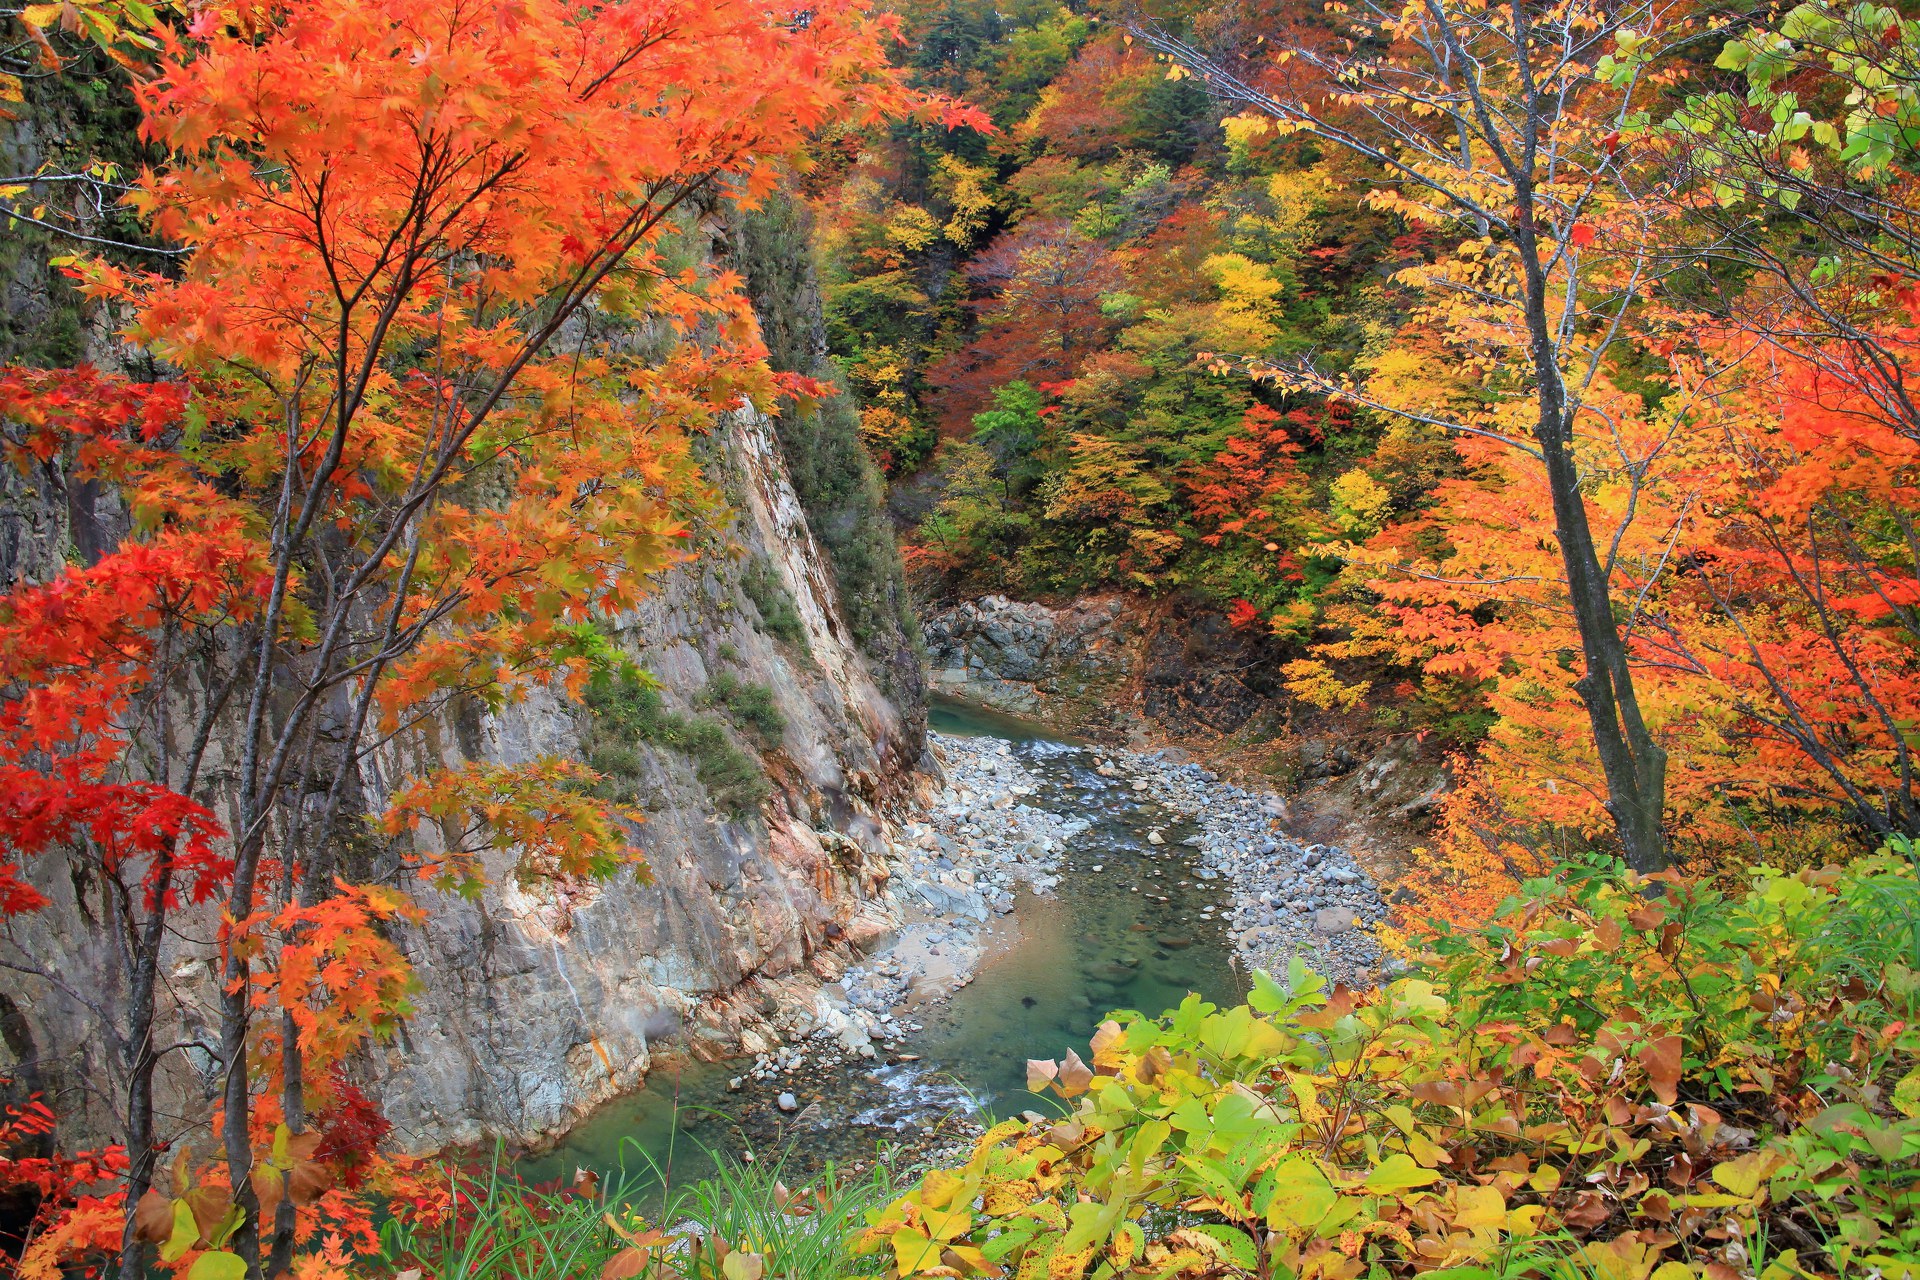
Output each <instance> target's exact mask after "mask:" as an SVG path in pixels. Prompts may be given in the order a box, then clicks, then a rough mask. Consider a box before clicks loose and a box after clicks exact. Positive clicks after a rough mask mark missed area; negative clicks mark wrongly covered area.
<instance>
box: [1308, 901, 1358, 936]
mask: <svg viewBox="0 0 1920 1280" xmlns="http://www.w3.org/2000/svg"><path fill="white" fill-rule="evenodd" d="M1359 922H1360V917H1359V915H1358V914H1357V913H1356V912H1355V911H1354V909H1353V908H1352V907H1324V908H1322V909H1321V910H1319V911H1316V912H1314V913H1313V931H1314V932H1315V933H1318V934H1321V935H1323V936H1326V937H1331V936H1332V935H1334V934H1336V933H1341V932H1343V931H1345V930H1347V929H1351V928H1353V926H1354V925H1356V924H1358V923H1359Z"/></svg>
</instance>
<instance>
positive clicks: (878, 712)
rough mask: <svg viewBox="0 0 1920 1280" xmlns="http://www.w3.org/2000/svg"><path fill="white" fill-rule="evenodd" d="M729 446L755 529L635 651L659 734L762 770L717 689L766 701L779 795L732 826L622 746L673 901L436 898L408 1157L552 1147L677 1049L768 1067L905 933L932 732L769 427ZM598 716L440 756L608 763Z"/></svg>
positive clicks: (536, 720)
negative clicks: (673, 732) (500, 1139)
mask: <svg viewBox="0 0 1920 1280" xmlns="http://www.w3.org/2000/svg"><path fill="white" fill-rule="evenodd" d="M715 443H716V445H717V448H716V449H715V450H714V456H713V460H712V462H711V464H710V466H709V471H710V473H718V475H717V477H716V478H721V479H723V480H724V481H725V484H726V488H727V489H728V491H729V496H730V497H731V498H732V499H733V500H734V502H735V503H736V504H737V507H738V511H737V515H736V517H735V519H734V520H733V521H732V522H731V524H730V525H729V526H728V527H727V528H725V529H724V530H721V531H719V538H718V539H717V541H718V542H719V543H720V545H721V546H723V547H725V551H721V552H717V553H716V552H710V553H709V554H706V555H703V556H702V557H700V558H699V559H698V560H696V561H694V562H693V563H691V564H690V565H688V566H686V567H684V568H682V569H681V570H678V571H676V572H675V573H673V574H672V575H671V576H670V577H669V578H668V579H667V580H666V581H665V582H664V583H662V584H661V589H660V590H659V591H658V592H657V593H656V594H655V595H653V596H652V597H651V598H650V599H649V600H648V601H647V602H646V603H645V605H644V606H643V607H642V608H641V609H640V610H638V611H637V612H636V613H635V614H633V615H632V616H631V617H629V618H623V619H621V624H620V626H619V629H618V631H617V633H616V639H617V642H618V643H619V644H620V645H621V647H622V648H624V649H625V650H626V651H627V652H628V653H630V654H631V655H632V656H633V657H634V659H635V660H636V662H638V663H639V665H640V666H641V667H642V668H643V669H644V670H646V671H648V672H650V673H652V674H653V675H654V676H655V677H656V678H657V679H658V680H659V682H660V687H659V691H658V694H659V704H660V714H664V715H673V716H679V717H682V718H685V719H693V718H699V717H708V718H714V719H718V720H721V721H724V722H726V724H725V732H726V734H727V735H728V737H729V738H730V739H735V740H737V741H738V744H739V746H738V749H740V750H742V751H744V750H747V749H748V748H749V746H750V745H751V744H753V743H754V742H755V741H756V739H755V736H754V735H753V734H752V733H751V731H750V726H746V725H741V724H736V723H734V722H733V721H734V719H736V718H737V717H736V716H735V715H733V713H731V712H730V709H729V707H728V705H727V703H726V702H724V701H722V700H720V699H718V698H716V697H715V696H714V691H715V690H716V689H726V690H731V689H737V688H759V689H764V690H765V691H766V694H767V695H768V697H767V704H769V705H771V706H772V707H773V708H774V709H775V711H776V712H777V722H778V723H779V724H780V728H779V729H778V730H777V735H778V736H777V740H776V741H772V742H771V743H769V745H768V748H767V750H766V751H765V753H764V755H763V756H762V763H763V765H764V767H765V769H766V771H767V783H768V788H767V792H768V794H767V798H766V799H765V800H764V802H763V803H762V804H761V805H760V806H759V807H758V810H757V811H756V812H744V813H743V812H741V810H740V806H739V805H738V804H737V803H736V804H735V805H734V806H732V808H731V809H730V808H729V806H728V804H727V803H726V802H725V800H724V799H723V798H720V797H716V796H715V795H714V794H713V792H712V790H711V789H710V787H709V786H708V785H707V784H706V783H704V782H703V779H702V776H701V774H702V764H703V761H701V760H700V759H697V758H693V757H690V756H688V755H685V754H682V753H680V752H678V751H675V750H671V749H667V748H663V747H658V746H654V745H652V744H649V743H647V742H645V741H632V740H628V741H625V742H620V743H618V744H617V747H618V749H619V750H620V752H621V753H622V754H621V756H620V757H619V764H618V768H619V771H620V772H621V773H622V774H623V775H625V776H626V777H629V778H631V779H633V780H634V781H635V782H636V784H637V785H636V786H635V787H634V791H635V794H636V796H637V798H638V799H639V800H640V802H641V804H642V805H643V807H644V808H645V810H646V811H647V815H648V816H647V821H646V823H645V825H644V826H643V828H642V830H641V834H640V843H641V845H642V847H643V848H644V849H645V851H646V853H647V857H648V863H649V868H650V871H651V873H652V880H653V882H652V883H651V884H643V883H641V882H640V881H639V880H638V879H636V878H632V877H621V878H619V879H616V880H614V881H612V882H609V883H586V884H579V885H575V886H571V887H570V888H569V887H563V888H562V889H561V890H560V891H557V892H553V893H547V894H544V895H542V896H538V897H536V896H532V895H529V894H527V893H524V892H522V891H520V890H519V889H518V888H516V887H515V886H514V885H513V884H512V883H511V881H510V879H508V878H507V877H505V876H504V875H502V876H496V877H494V882H495V885H496V887H495V888H494V889H492V890H489V891H488V892H487V893H486V894H484V895H483V896H482V897H481V898H480V899H478V900H477V901H473V902H463V901H459V900H457V899H438V900H435V901H434V902H433V904H432V908H433V909H432V912H431V915H430V916H429V918H428V919H427V921H426V922H425V924H424V926H423V927H421V928H419V929H416V930H413V931H411V932H410V933H409V934H408V935H407V938H406V945H407V950H408V953H409V955H410V957H411V958H412V960H413V963H414V965H415V967H416V969H417V971H418V972H419V974H420V976H421V979H422V989H421V991H420V992H419V994H418V995H417V997H416V998H415V1005H416V1009H417V1012H416V1013H415V1015H414V1016H413V1017H412V1018H410V1019H409V1020H408V1022H407V1025H406V1028H405V1031H404V1033H403V1035H402V1036H401V1037H399V1038H398V1039H397V1040H396V1041H395V1042H394V1043H393V1044H392V1045H391V1046H390V1047H389V1048H388V1049H387V1051H386V1053H385V1054H384V1055H383V1057H382V1060H381V1062H380V1064H379V1069H378V1076H379V1080H378V1089H377V1096H378V1097H379V1098H380V1099H381V1101H382V1105H383V1107H384V1108H385V1110H386V1113H387V1116H388V1118H389V1119H390V1120H392V1121H393V1122H394V1124H395V1126H396V1129H398V1130H400V1131H401V1133H402V1134H403V1135H404V1137H405V1139H406V1141H407V1143H408V1145H410V1146H414V1147H430V1146H437V1145H441V1144H444V1143H448V1142H471V1141H475V1140H478V1139H482V1138H485V1137H490V1136H494V1135H508V1136H511V1137H514V1138H517V1139H522V1140H536V1139H539V1138H541V1137H545V1136H551V1135H554V1134H557V1133H558V1132H560V1131H562V1130H564V1129H565V1128H566V1127H567V1126H568V1125H570V1124H571V1123H572V1122H573V1121H575V1120H577V1119H578V1118H579V1117H580V1116H581V1115H583V1114H584V1113H585V1112H586V1111H587V1110H589V1109H591V1108H592V1107H593V1106H594V1105H596V1104H598V1103H600V1102H603V1101H605V1100H606V1099H608V1098H610V1097H612V1096H614V1095H615V1094H617V1093H620V1092H622V1091H624V1090H627V1089H630V1088H632V1087H633V1086H634V1085H636V1084H637V1083H638V1082H639V1081H640V1080H641V1078H642V1077H643V1076H644V1074H645V1072H646V1070H647V1067H648V1064H649V1059H650V1057H651V1055H652V1053H653V1051H654V1050H655V1047H656V1046H657V1045H659V1044H660V1043H661V1042H663V1041H669V1040H676V1039H678V1040H683V1041H687V1042H689V1047H690V1048H692V1049H693V1051H695V1052H710V1053H722V1052H728V1051H732V1050H734V1049H735V1048H737V1047H738V1045H739V1043H740V1040H741V1037H742V1034H743V1033H748V1035H749V1045H750V1046H751V1044H752V1043H753V1042H754V1041H755V1040H757V1039H758V1038H759V1037H760V1036H761V1035H762V1034H763V1028H764V1026H765V1024H766V1023H767V1022H769V1021H774V1022H779V1021H784V1020H787V1019H788V1018H790V1017H791V1016H793V1015H795V1014H796V1013H799V1012H801V1010H802V1009H803V1008H804V1007H805V1006H807V1005H808V1004H809V1003H810V995H811V990H810V989H811V987H812V986H813V985H814V982H815V980H816V979H817V978H818V977H823V976H836V975H837V973H838V965H839V964H840V963H841V957H844V956H845V954H847V950H848V948H849V947H853V946H858V945H860V944H863V943H870V942H871V941H873V940H874V939H875V938H876V937H878V936H880V935H882V934H884V933H886V932H887V931H889V930H890V929H891V927H892V925H893V922H894V920H895V918H896V917H895V908H894V904H893V901H892V899H891V897H890V896H888V895H886V894H885V893H884V890H885V887H886V885H887V882H888V880H889V878H890V870H889V864H888V847H887V837H886V830H887V826H888V811H889V809H890V807H891V806H892V805H893V804H894V803H895V802H897V801H898V800H900V799H901V798H902V797H903V795H904V794H905V792H906V789H907V788H908V787H909V786H910V785H911V782H912V770H913V767H914V764H915V762H916V761H917V760H918V758H919V756H920V754H921V749H922V744H921V741H920V738H919V736H918V732H917V731H910V728H909V726H910V725H912V724H913V723H914V722H915V721H916V720H917V719H918V717H919V715H920V714H921V713H920V711H919V709H918V708H917V707H913V708H907V709H904V710H903V709H902V708H901V707H900V706H899V705H897V704H896V703H895V702H893V701H892V700H890V699H889V698H888V697H887V696H885V695H884V694H883V693H882V692H881V690H880V688H879V683H878V681H877V679H876V677H875V675H874V673H873V671H872V670H871V668H870V666H869V664H868V660H867V659H866V657H865V656H864V655H863V654H862V653H861V651H860V649H859V648H858V647H857V646H856V645H855V644H854V643H853V641H852V638H851V635H850V633H849V632H848V629H847V627H846V624H845V623H844V621H843V620H842V616H841V610H840V605H839V599H838V591H837V587H836V584H835V579H834V575H833V571H832V566H831V565H830V564H829V563H828V561H827V558H826V556H825V553H824V552H823V551H822V549H821V547H820V545H819V543H818V542H817V541H816V539H815V538H814V537H813V534H812V532H811V530H810V529H809V527H808V524H807V521H806V518H805V515H804V513H803V512H802V511H801V509H800V506H799V501H798V498H797V497H796V495H795V493H794V491H793V488H792V486H791V485H790V484H788V483H787V481H786V479H785V478H784V475H783V462H782V457H781V454H780V451H779V447H778V443H777V441H776V440H775V438H774V435H773V430H772V426H771V424H770V423H769V422H768V421H767V420H766V419H765V418H763V417H761V416H759V415H757V414H752V413H742V414H740V415H739V416H738V417H736V418H735V419H734V421H733V422H731V423H729V424H728V425H727V427H726V430H725V431H724V433H723V434H722V435H721V436H720V437H719V438H718V439H717V440H716V442H715ZM728 552H731V553H735V554H728ZM736 554H737V558H736ZM755 596H758V597H759V599H758V601H757V602H756V600H755ZM768 615H773V616H772V617H771V618H770V617H769V616H768ZM600 714H602V713H601V712H600V711H598V710H596V709H595V708H592V707H582V706H579V705H576V704H568V703H565V702H563V701H560V700H558V699H556V698H554V697H552V696H542V697H538V698H535V699H530V700H529V701H528V702H526V703H523V704H521V705H519V706H517V707H513V708H510V709H509V710H508V711H507V712H506V713H505V714H503V715H501V716H500V717H497V718H496V717H491V716H481V717H476V719H475V720H474V721H473V722H472V723H471V724H469V725H466V726H462V727H461V731H460V732H459V733H458V734H457V735H456V737H457V739H458V741H457V742H456V743H454V744H450V745H449V746H444V747H443V748H442V755H443V756H444V757H446V758H448V759H450V760H451V759H454V758H458V757H466V756H483V757H486V758H489V759H495V760H518V759H525V758H530V757H532V756H534V755H538V754H543V753H545V754H553V753H558V754H571V755H576V756H581V757H585V758H589V759H593V758H594V757H593V746H594V745H595V744H600V743H604V742H605V741H606V733H605V729H604V727H603V726H597V725H596V724H595V723H594V720H595V717H596V716H598V715H600ZM760 719H761V720H762V721H763V722H765V723H768V724H771V723H776V721H775V720H774V719H773V718H772V717H767V716H765V715H764V713H762V714H761V716H760ZM596 767H601V768H603V769H605V768H606V765H605V763H604V762H602V761H596ZM836 951H837V952H838V955H835V954H833V953H835V952H836Z"/></svg>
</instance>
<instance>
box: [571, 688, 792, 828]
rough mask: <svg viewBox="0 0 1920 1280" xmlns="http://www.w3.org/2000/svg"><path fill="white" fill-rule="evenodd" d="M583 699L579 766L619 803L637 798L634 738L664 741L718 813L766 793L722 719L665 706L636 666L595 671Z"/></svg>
mask: <svg viewBox="0 0 1920 1280" xmlns="http://www.w3.org/2000/svg"><path fill="white" fill-rule="evenodd" d="M586 704H587V710H588V712H589V714H590V724H589V728H588V732H587V742H586V748H587V765H588V767H589V768H591V769H593V770H594V772H596V773H599V774H602V775H604V776H605V778H606V782H605V783H603V784H602V785H603V786H605V787H606V789H607V791H608V793H609V798H611V799H614V800H618V801H620V802H622V803H624V804H637V803H640V802H641V801H642V799H643V797H642V796H641V794H640V788H641V772H642V766H641V759H640V753H639V752H637V751H635V750H634V744H636V743H647V744H648V745H650V746H656V747H665V748H666V749H668V750H670V751H677V752H679V753H680V754H682V755H684V756H686V757H688V758H689V759H690V760H692V761H693V768H694V775H695V776H696V777H697V778H699V779H700V785H701V786H703V787H705V788H706V791H707V794H708V795H709V796H711V797H712V798H713V802H714V805H715V806H716V807H717V808H719V809H720V810H721V811H722V812H725V813H729V814H732V815H733V816H735V817H745V816H746V815H748V814H750V813H752V812H753V811H754V810H756V809H758V808H759V807H760V802H761V801H763V800H765V799H766V798H767V795H768V793H769V790H770V788H769V787H768V784H767V776H766V771H765V770H764V769H763V768H762V767H761V764H760V761H759V760H758V759H756V758H755V757H754V756H752V755H751V754H749V753H748V752H745V751H742V750H741V749H740V747H739V746H738V745H737V744H736V743H735V742H734V741H733V739H732V737H731V736H730V735H729V734H728V732H727V726H726V723H725V722H724V721H722V720H720V719H718V718H716V717H713V716H698V715H694V716H689V715H681V714H680V713H678V712H675V711H670V710H668V708H667V706H666V703H665V702H664V701H663V700H662V699H661V697H660V691H659V690H658V689H657V688H655V687H654V686H653V685H652V684H650V683H649V682H648V681H647V680H646V678H645V677H643V676H641V675H640V674H639V673H637V672H633V671H623V672H620V673H619V674H617V675H602V676H599V677H596V678H595V679H594V681H593V682H592V683H591V684H589V685H588V686H587V693H586ZM774 714H775V715H776V716H777V715H778V714H779V713H778V712H777V711H775V712H774Z"/></svg>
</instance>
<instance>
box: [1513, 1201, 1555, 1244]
mask: <svg viewBox="0 0 1920 1280" xmlns="http://www.w3.org/2000/svg"><path fill="white" fill-rule="evenodd" d="M1546 1212H1547V1208H1546V1206H1545V1205H1539V1204H1523V1205H1521V1206H1520V1207H1519V1208H1517V1209H1509V1210H1507V1234H1508V1235H1510V1236H1530V1235H1532V1234H1533V1233H1534V1232H1536V1231H1538V1230H1539V1229H1540V1219H1541V1217H1542V1216H1544V1215H1545V1213H1546Z"/></svg>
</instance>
